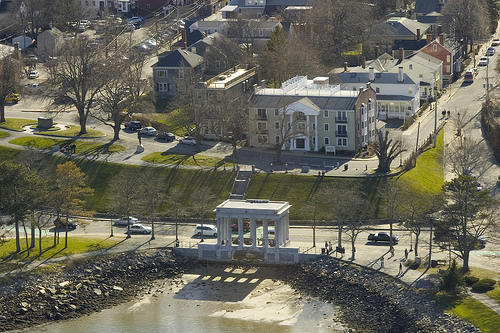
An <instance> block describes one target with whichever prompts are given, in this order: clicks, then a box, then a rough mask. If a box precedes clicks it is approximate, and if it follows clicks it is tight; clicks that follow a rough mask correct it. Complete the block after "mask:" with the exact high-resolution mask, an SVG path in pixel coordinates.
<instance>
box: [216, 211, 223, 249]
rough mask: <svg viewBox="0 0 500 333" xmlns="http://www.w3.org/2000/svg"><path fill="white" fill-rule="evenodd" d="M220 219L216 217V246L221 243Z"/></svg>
mask: <svg viewBox="0 0 500 333" xmlns="http://www.w3.org/2000/svg"><path fill="white" fill-rule="evenodd" d="M221 220H222V218H218V219H217V248H219V247H220V244H221V239H222V235H221V231H222V228H221V224H222V223H221Z"/></svg>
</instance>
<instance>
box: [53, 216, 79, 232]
mask: <svg viewBox="0 0 500 333" xmlns="http://www.w3.org/2000/svg"><path fill="white" fill-rule="evenodd" d="M54 225H55V227H56V229H66V225H68V230H75V229H76V226H77V224H76V223H75V222H73V221H72V220H71V219H66V218H60V217H58V218H56V220H55V221H54Z"/></svg>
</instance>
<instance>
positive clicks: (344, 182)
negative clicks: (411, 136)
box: [247, 132, 444, 219]
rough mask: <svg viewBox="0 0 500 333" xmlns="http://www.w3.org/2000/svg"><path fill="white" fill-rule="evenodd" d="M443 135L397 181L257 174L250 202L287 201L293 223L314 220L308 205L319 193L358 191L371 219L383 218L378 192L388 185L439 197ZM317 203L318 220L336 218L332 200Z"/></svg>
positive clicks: (252, 186) (339, 193) (442, 180)
mask: <svg viewBox="0 0 500 333" xmlns="http://www.w3.org/2000/svg"><path fill="white" fill-rule="evenodd" d="M442 154H443V133H442V132H441V133H440V134H439V136H438V140H437V146H436V148H434V149H428V150H427V151H426V152H424V153H423V154H422V155H421V156H419V158H418V160H417V165H416V167H415V168H413V169H411V170H410V171H408V172H405V173H403V174H402V175H400V176H397V177H394V178H386V177H373V178H341V177H338V178H336V177H325V178H324V179H323V180H320V179H319V178H317V177H311V176H302V175H295V174H294V175H292V174H283V173H280V174H265V173H258V174H256V175H254V176H253V177H252V180H251V182H250V186H249V189H248V192H247V198H261V199H271V200H286V201H288V202H290V204H292V208H291V212H290V215H291V218H292V219H312V214H311V211H312V209H310V208H307V205H308V203H307V202H308V201H309V200H310V199H311V198H312V197H313V195H314V194H315V193H316V192H317V191H318V190H326V191H328V192H329V193H331V194H332V196H334V195H342V192H345V191H346V190H353V189H354V190H359V191H360V192H362V193H364V194H365V195H366V197H367V199H368V201H369V203H370V207H369V209H370V214H369V215H370V217H371V218H382V217H384V214H383V202H382V200H381V196H380V195H379V194H378V192H377V191H378V189H379V188H380V187H381V186H383V185H385V184H387V183H389V184H391V183H394V182H396V181H397V182H399V183H401V185H402V186H403V187H405V188H410V189H412V190H413V191H414V192H416V193H418V194H419V195H424V196H425V195H431V194H437V193H439V192H440V191H441V187H442V186H443V183H444V177H443V165H442ZM315 200H317V201H318V208H319V214H317V218H319V219H332V218H335V212H334V203H332V202H331V201H332V197H331V196H325V197H316V198H315Z"/></svg>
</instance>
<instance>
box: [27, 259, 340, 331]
mask: <svg viewBox="0 0 500 333" xmlns="http://www.w3.org/2000/svg"><path fill="white" fill-rule="evenodd" d="M259 273H261V272H259V271H258V270H256V269H255V270H246V271H245V270H237V269H233V268H226V269H225V270H216V271H213V270H212V271H210V269H208V271H207V270H206V269H205V270H204V271H203V272H202V271H194V272H189V274H184V275H183V276H182V278H181V279H179V280H178V281H173V282H172V281H163V282H162V284H161V285H159V286H158V287H156V288H154V289H153V292H152V294H150V295H148V296H146V297H144V298H142V299H140V300H135V301H132V302H128V303H125V304H122V305H119V306H116V307H113V308H110V309H106V310H103V311H101V312H98V313H94V314H91V315H89V316H85V317H81V318H78V319H74V320H66V321H61V322H57V323H51V324H46V325H42V326H38V327H36V328H31V329H28V330H25V332H50V333H67V332H71V333H88V332H105V333H115V332H116V333H118V332H120V333H128V332H141V331H142V332H189V333H191V332H266V333H281V332H283V333H284V332H287V333H288V332H290V333H293V332H343V331H344V329H345V326H344V325H342V324H341V323H340V322H339V321H338V319H337V315H338V313H339V309H338V307H337V306H335V305H333V304H329V303H323V302H319V301H318V300H316V299H313V298H309V297H304V296H301V295H299V294H297V293H295V292H294V290H293V289H292V288H290V287H289V286H288V285H286V284H284V283H282V282H279V281H277V280H272V279H269V278H267V277H265V276H263V275H262V274H259ZM162 291H163V293H162Z"/></svg>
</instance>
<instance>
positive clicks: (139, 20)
mask: <svg viewBox="0 0 500 333" xmlns="http://www.w3.org/2000/svg"><path fill="white" fill-rule="evenodd" d="M127 21H128V22H129V23H132V24H133V25H135V27H136V28H139V27H140V26H141V25H143V24H144V19H143V18H142V17H141V16H134V17H131V18H129V19H127Z"/></svg>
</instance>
